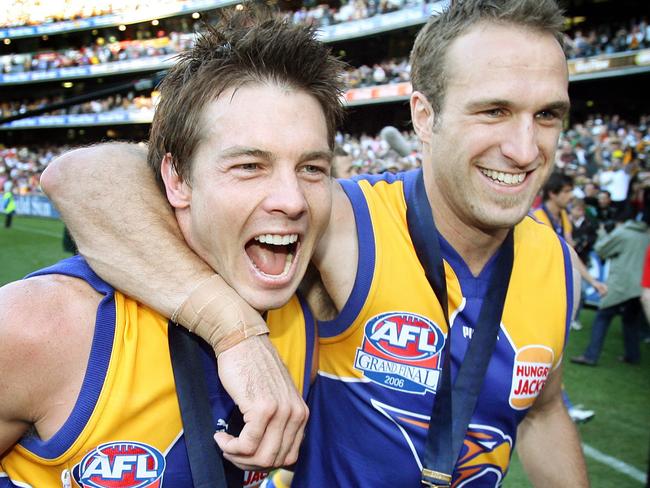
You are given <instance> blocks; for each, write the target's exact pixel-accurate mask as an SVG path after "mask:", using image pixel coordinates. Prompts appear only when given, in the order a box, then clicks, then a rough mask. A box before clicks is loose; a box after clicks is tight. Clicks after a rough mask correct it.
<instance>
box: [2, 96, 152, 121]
mask: <svg viewBox="0 0 650 488" xmlns="http://www.w3.org/2000/svg"><path fill="white" fill-rule="evenodd" d="M154 100H155V96H153V97H150V96H141V95H136V93H135V92H128V93H126V94H124V95H120V94H117V95H111V96H108V97H105V98H100V99H97V100H91V101H88V102H84V103H82V104H79V105H73V106H71V107H67V108H60V109H57V110H52V111H49V112H47V115H66V114H70V115H76V114H100V113H108V112H113V111H117V110H120V111H141V110H152V109H153V107H154V104H155V102H154ZM63 101H64V97H62V96H59V97H51V98H50V97H42V98H36V99H29V100H28V99H25V100H12V101H4V102H0V118H5V117H11V116H15V115H19V114H23V113H25V112H28V111H31V110H38V109H40V108H43V107H45V106H48V105H51V104H56V103H60V102H63Z"/></svg>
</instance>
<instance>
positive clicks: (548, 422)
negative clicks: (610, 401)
mask: <svg viewBox="0 0 650 488" xmlns="http://www.w3.org/2000/svg"><path fill="white" fill-rule="evenodd" d="M552 376H553V378H552V379H549V381H548V382H547V386H548V387H549V388H548V389H547V388H546V387H545V388H544V391H543V392H542V397H540V398H539V399H538V400H537V402H536V403H535V405H534V406H533V408H532V409H531V410H530V412H528V414H527V415H526V417H525V418H524V420H523V421H522V422H521V424H520V425H519V428H518V431H517V438H518V440H517V453H518V454H519V458H520V460H521V463H522V465H523V467H524V470H525V471H526V474H527V475H528V478H529V479H530V482H531V484H532V485H533V486H535V487H544V488H552V487H565V486H571V487H572V488H584V487H588V486H589V480H588V478H587V468H586V465H585V461H584V456H583V454H582V447H581V445H580V438H579V436H578V431H577V430H576V427H575V425H574V424H573V422H572V421H571V419H570V418H569V415H568V413H567V411H566V408H565V407H564V404H563V403H562V397H561V373H560V371H555V372H553V373H552Z"/></svg>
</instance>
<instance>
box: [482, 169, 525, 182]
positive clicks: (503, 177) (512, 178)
mask: <svg viewBox="0 0 650 488" xmlns="http://www.w3.org/2000/svg"><path fill="white" fill-rule="evenodd" d="M479 169H480V170H481V173H483V174H484V175H485V176H487V177H488V178H490V179H491V180H492V181H494V182H495V183H500V184H502V185H506V186H516V185H520V184H521V183H523V182H524V180H525V179H526V173H505V172H503V171H495V170H493V169H485V168H479Z"/></svg>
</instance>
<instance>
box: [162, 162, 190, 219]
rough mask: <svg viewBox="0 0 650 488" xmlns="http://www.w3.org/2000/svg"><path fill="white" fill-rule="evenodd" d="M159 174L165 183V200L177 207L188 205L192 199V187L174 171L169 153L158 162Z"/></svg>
mask: <svg viewBox="0 0 650 488" xmlns="http://www.w3.org/2000/svg"><path fill="white" fill-rule="evenodd" d="M160 174H161V176H162V179H163V182H164V183H165V191H166V193H167V200H169V203H170V205H171V206H172V207H174V208H177V209H181V208H187V207H189V206H190V202H191V201H192V188H190V186H189V185H188V184H187V182H186V181H185V180H184V179H183V178H182V177H181V176H179V174H178V173H177V172H176V168H175V167H174V164H173V163H172V155H171V153H167V154H165V156H164V157H163V160H162V163H161V164H160Z"/></svg>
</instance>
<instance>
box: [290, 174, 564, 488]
mask: <svg viewBox="0 0 650 488" xmlns="http://www.w3.org/2000/svg"><path fill="white" fill-rule="evenodd" d="M417 171H419V170H416V171H411V172H408V173H402V174H399V175H382V176H379V177H376V176H375V177H361V178H359V179H357V180H355V181H343V182H342V185H343V188H344V190H345V192H346V194H347V195H348V197H349V199H350V201H351V202H352V206H353V208H354V215H355V219H356V226H357V234H358V241H359V263H358V268H357V275H356V280H355V283H354V287H353V290H352V293H351V296H350V298H349V299H348V302H347V303H346V304H345V306H344V307H343V309H342V310H341V313H340V314H339V316H338V317H337V318H336V319H334V320H333V321H329V322H322V323H319V374H318V377H317V380H316V382H315V384H314V385H312V392H311V397H310V410H311V415H310V420H309V424H308V427H307V429H308V430H307V434H306V438H305V441H304V442H303V448H302V450H301V455H300V459H299V461H298V466H297V469H296V473H295V476H294V481H293V484H292V488H295V487H310V488H313V487H334V486H336V487H339V488H344V487H359V486H372V487H373V488H378V487H387V488H388V487H390V488H394V487H400V488H408V487H413V488H415V487H419V486H421V483H420V471H421V468H422V458H423V454H424V445H425V438H426V432H427V429H428V426H429V419H430V415H431V411H432V405H433V402H434V399H435V394H436V389H437V386H438V380H439V377H440V374H441V367H442V364H443V361H442V357H441V356H442V350H443V346H444V344H445V340H446V337H447V333H448V331H447V328H446V325H445V320H444V315H443V313H442V309H441V306H440V304H439V302H438V300H437V299H436V297H435V294H434V293H433V291H432V289H431V287H430V285H429V283H428V281H427V279H426V277H425V274H424V270H423V268H422V266H421V264H420V262H419V260H418V257H417V255H416V252H415V250H414V248H413V243H412V241H411V237H410V235H409V230H408V226H407V220H406V209H407V206H408V205H409V202H412V201H413V200H412V199H414V198H415V197H414V193H413V190H414V183H415V180H416V177H417ZM421 203H423V204H428V202H421ZM411 204H414V202H413V203H411ZM431 238H432V239H436V238H437V239H439V241H440V244H441V248H442V249H441V251H442V254H443V258H444V265H445V274H446V282H447V289H448V300H449V317H450V323H451V330H452V334H453V338H452V352H451V354H452V357H451V363H452V380H453V378H455V375H456V373H457V371H458V369H459V366H460V363H461V361H462V359H463V357H464V354H465V352H466V350H467V346H468V344H469V340H470V338H471V336H472V333H473V331H474V328H475V326H476V321H477V318H478V313H479V310H480V308H481V304H482V297H483V296H484V295H485V293H486V287H487V285H488V282H489V277H490V273H491V271H492V269H493V263H494V257H492V259H491V260H490V262H489V263H488V264H487V265H486V266H485V269H484V270H483V271H482V272H481V273H480V275H479V276H477V277H474V276H473V275H472V273H471V272H470V270H469V268H468V267H467V265H466V264H465V262H464V261H463V260H462V259H461V258H460V256H459V255H458V254H457V253H456V252H455V250H454V249H453V248H452V247H451V246H450V245H449V244H448V243H447V242H446V241H445V240H444V238H442V236H440V235H437V236H435V235H434V236H431ZM571 285H572V281H571V266H570V262H569V255H568V252H567V249H566V247H565V245H564V244H563V243H562V242H561V240H560V239H558V237H557V236H556V235H555V234H554V233H553V232H552V231H551V230H550V229H549V228H547V227H545V226H543V225H541V224H540V223H538V222H535V221H534V220H533V219H532V218H530V217H527V218H526V219H524V221H523V222H521V223H520V224H519V225H517V226H516V228H515V232H514V262H513V270H512V276H511V280H510V286H509V290H508V293H507V297H506V301H505V305H504V312H503V316H502V321H501V325H500V330H499V333H498V340H497V345H496V347H495V351H494V353H493V355H492V357H491V359H490V363H489V365H488V369H487V372H486V378H485V381H484V383H483V387H482V390H481V391H480V393H479V397H478V401H477V407H476V409H475V411H474V413H473V416H472V419H471V421H470V425H469V428H468V431H467V434H466V437H465V440H464V445H463V448H462V450H461V453H460V456H459V459H458V462H457V465H456V469H455V472H454V474H453V484H454V486H456V487H460V486H471V487H488V486H489V487H493V486H499V485H500V483H501V479H502V478H503V476H504V475H505V473H506V471H507V468H508V464H509V460H510V456H511V453H512V450H513V447H514V444H515V436H516V430H517V425H518V424H519V422H520V421H521V420H522V419H523V417H524V416H525V414H526V411H527V410H528V409H529V408H530V407H531V406H532V405H533V403H534V401H535V398H536V397H537V396H538V395H539V393H540V390H541V388H542V386H543V385H544V382H545V380H546V379H547V377H548V374H549V372H551V371H552V370H553V369H554V368H555V367H557V366H558V364H559V363H560V359H561V356H562V352H563V348H564V343H565V337H566V333H567V330H568V324H569V317H570V311H571V306H572V305H571V297H572V291H571Z"/></svg>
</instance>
